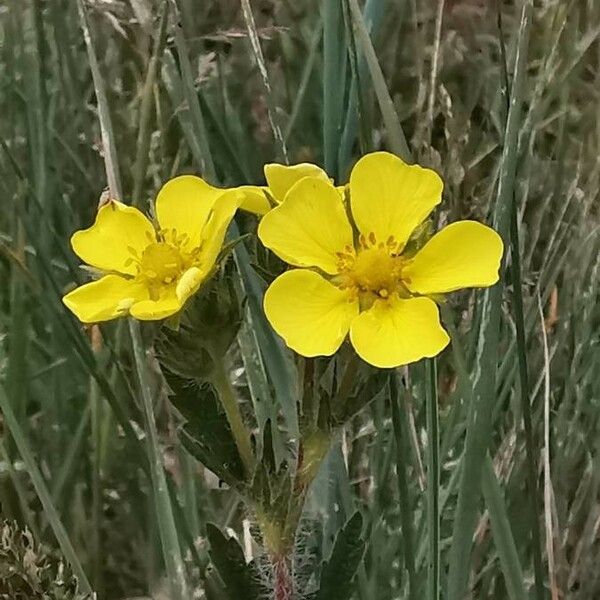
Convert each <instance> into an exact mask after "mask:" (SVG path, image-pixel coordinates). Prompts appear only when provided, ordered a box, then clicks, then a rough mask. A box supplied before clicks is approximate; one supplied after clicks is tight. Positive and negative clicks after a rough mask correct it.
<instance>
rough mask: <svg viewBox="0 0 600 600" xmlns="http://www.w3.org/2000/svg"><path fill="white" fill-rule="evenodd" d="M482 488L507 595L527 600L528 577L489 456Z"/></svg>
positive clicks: (485, 465)
mask: <svg viewBox="0 0 600 600" xmlns="http://www.w3.org/2000/svg"><path fill="white" fill-rule="evenodd" d="M481 485H482V489H483V495H484V497H485V504H486V506H487V509H488V512H489V515H490V524H491V526H492V534H493V536H494V544H495V546H496V549H497V550H498V555H499V557H500V562H501V564H502V571H503V572H504V578H505V581H506V588H507V590H508V595H509V597H510V600H527V598H528V596H527V591H526V590H525V586H524V581H525V577H524V575H523V570H522V569H521V563H520V562H519V554H518V552H517V548H516V546H515V540H514V538H513V535H512V531H511V528H510V523H509V521H508V515H507V514H506V506H505V503H504V499H503V497H502V489H501V488H500V484H499V482H498V479H497V478H496V474H495V473H494V466H493V464H492V460H491V458H490V457H489V455H486V458H485V463H484V466H483V473H482V478H481Z"/></svg>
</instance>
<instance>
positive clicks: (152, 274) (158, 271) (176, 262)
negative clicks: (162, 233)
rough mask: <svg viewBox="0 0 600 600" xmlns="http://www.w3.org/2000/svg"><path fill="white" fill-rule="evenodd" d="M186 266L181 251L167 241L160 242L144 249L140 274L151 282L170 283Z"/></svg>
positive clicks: (156, 283) (158, 283)
mask: <svg viewBox="0 0 600 600" xmlns="http://www.w3.org/2000/svg"><path fill="white" fill-rule="evenodd" d="M184 268H185V263H184V260H183V257H182V256H181V252H180V251H179V250H178V249H177V248H176V247H175V246H172V245H171V244H168V243H167V242H158V243H154V244H150V245H149V246H148V247H147V248H146V249H145V250H144V252H143V254H142V257H141V259H140V266H139V269H140V270H139V274H140V276H142V277H143V278H144V279H146V280H148V283H150V284H155V285H168V284H170V283H173V282H174V281H175V280H176V279H177V278H178V277H179V275H180V274H181V273H182V272H183V270H184Z"/></svg>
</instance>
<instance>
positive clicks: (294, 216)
mask: <svg viewBox="0 0 600 600" xmlns="http://www.w3.org/2000/svg"><path fill="white" fill-rule="evenodd" d="M258 236H259V237H260V240H261V241H262V243H263V244H264V245H265V246H266V247H267V248H270V249H271V250H273V252H275V254H277V255H278V256H279V257H280V258H282V259H283V260H285V261H286V262H288V263H290V264H292V265H295V266H297V267H319V268H320V269H322V270H323V271H325V272H326V273H330V274H335V273H337V272H338V257H337V255H336V253H337V252H342V251H344V249H345V248H346V246H350V247H352V244H353V240H352V227H351V225H350V222H349V221H348V217H347V215H346V211H345V209H344V204H343V202H342V198H341V196H340V195H339V193H338V192H337V191H336V189H335V188H334V187H333V186H332V185H331V183H329V182H325V181H322V180H321V179H316V178H314V177H305V178H304V179H301V180H300V181H299V182H298V183H296V184H295V185H294V187H293V188H292V189H291V190H290V191H289V192H288V194H287V196H286V199H285V202H283V203H282V204H280V205H279V206H277V207H276V208H274V209H273V210H271V211H270V212H269V213H267V214H266V215H265V216H264V217H263V218H262V220H261V222H260V225H259V227H258Z"/></svg>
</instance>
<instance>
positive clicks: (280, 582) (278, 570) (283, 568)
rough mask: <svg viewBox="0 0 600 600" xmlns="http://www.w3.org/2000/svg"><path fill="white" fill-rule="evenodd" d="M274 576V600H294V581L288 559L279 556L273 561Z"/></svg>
mask: <svg viewBox="0 0 600 600" xmlns="http://www.w3.org/2000/svg"><path fill="white" fill-rule="evenodd" d="M273 575H274V578H275V586H274V594H273V600H292V598H293V594H294V581H293V579H292V573H291V569H290V565H289V560H288V559H287V557H285V556H277V557H275V558H274V559H273Z"/></svg>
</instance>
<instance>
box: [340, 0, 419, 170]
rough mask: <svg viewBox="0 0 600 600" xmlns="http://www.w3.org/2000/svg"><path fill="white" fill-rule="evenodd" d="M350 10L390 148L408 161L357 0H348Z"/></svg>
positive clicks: (408, 152)
mask: <svg viewBox="0 0 600 600" xmlns="http://www.w3.org/2000/svg"><path fill="white" fill-rule="evenodd" d="M349 4H350V12H351V13H352V20H353V21H354V25H355V27H356V33H357V36H358V40H359V42H360V44H361V46H362V50H363V52H364V54H365V59H366V61H367V65H368V67H369V72H370V73H371V80H372V81H373V88H374V89H375V95H376V96H377V102H378V103H379V108H380V109H381V116H382V117H383V122H384V125H385V129H386V132H387V136H388V144H389V147H390V150H391V151H392V152H394V153H395V154H397V155H398V156H399V157H401V158H402V159H403V160H405V161H407V162H410V150H409V148H408V144H407V142H406V137H405V136H404V131H403V130H402V126H401V125H400V120H399V118H398V114H397V113H396V108H395V107H394V101H393V100H392V97H391V96H390V93H389V91H388V89H387V85H386V83H385V77H384V75H383V71H382V70H381V66H380V64H379V61H378V60H377V55H376V54H375V49H374V48H373V44H372V42H371V37H370V36H369V30H368V29H367V25H366V24H365V20H364V18H363V16H362V13H361V11H360V7H359V6H358V0H349Z"/></svg>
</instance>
